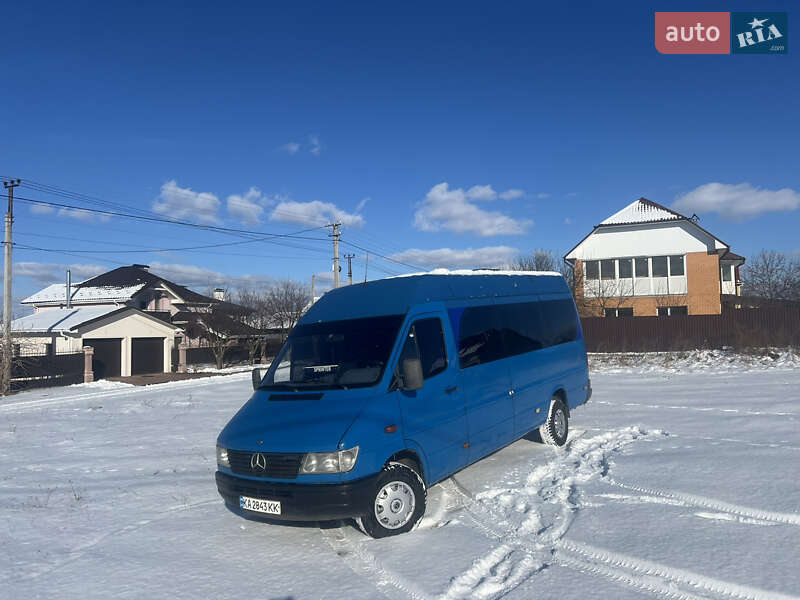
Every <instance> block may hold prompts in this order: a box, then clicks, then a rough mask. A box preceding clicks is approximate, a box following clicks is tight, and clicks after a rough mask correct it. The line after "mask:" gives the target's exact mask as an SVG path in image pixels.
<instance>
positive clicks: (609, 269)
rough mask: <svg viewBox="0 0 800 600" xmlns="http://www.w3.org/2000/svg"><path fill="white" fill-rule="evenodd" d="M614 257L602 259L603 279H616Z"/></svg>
mask: <svg viewBox="0 0 800 600" xmlns="http://www.w3.org/2000/svg"><path fill="white" fill-rule="evenodd" d="M614 262H615V261H614V259H613V258H612V259H609V260H601V261H600V276H601V277H602V278H603V279H616V278H617V271H616V268H615V266H614Z"/></svg>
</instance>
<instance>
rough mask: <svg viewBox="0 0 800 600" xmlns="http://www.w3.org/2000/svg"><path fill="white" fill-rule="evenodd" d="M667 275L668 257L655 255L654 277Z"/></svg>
mask: <svg viewBox="0 0 800 600" xmlns="http://www.w3.org/2000/svg"><path fill="white" fill-rule="evenodd" d="M666 276H667V257H666V256H654V257H653V277H666Z"/></svg>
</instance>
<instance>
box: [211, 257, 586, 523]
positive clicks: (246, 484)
mask: <svg viewBox="0 0 800 600" xmlns="http://www.w3.org/2000/svg"><path fill="white" fill-rule="evenodd" d="M253 387H254V388H255V393H254V394H253V396H252V397H251V398H250V400H249V401H248V402H247V403H246V404H245V405H244V406H243V407H242V408H241V409H240V410H239V412H238V413H236V415H235V416H234V417H233V418H232V419H231V420H230V422H229V423H228V424H227V425H226V426H225V428H224V429H223V430H222V432H221V433H220V434H219V437H218V439H217V465H218V471H217V473H216V480H217V488H218V490H219V493H220V495H221V496H222V497H223V498H224V500H225V502H226V504H227V505H228V507H229V508H230V509H231V510H233V511H234V512H236V513H237V514H240V515H242V516H244V517H247V518H256V519H263V520H287V521H303V520H306V521H308V520H313V521H324V520H331V519H341V518H348V517H353V518H356V519H357V521H358V523H359V525H360V526H361V528H362V529H363V530H364V531H365V532H366V533H367V534H369V535H371V536H373V537H384V536H388V535H395V534H398V533H403V532H406V531H409V530H410V529H411V528H413V527H414V526H415V525H416V524H417V522H418V521H419V520H420V518H421V517H422V515H423V514H424V512H425V499H426V489H427V488H428V487H430V486H431V485H433V484H434V483H436V482H438V481H441V480H442V479H445V478H446V477H448V476H450V475H452V474H453V473H455V472H456V471H458V470H459V469H463V468H464V467H466V466H467V465H469V464H471V463H473V462H475V461H477V460H480V459H481V458H483V457H485V456H487V455H488V454H491V453H492V452H495V451H496V450H498V449H500V448H502V447H503V446H506V445H507V444H510V443H511V442H514V441H515V440H517V439H519V438H521V437H522V436H524V435H526V434H527V433H528V432H530V431H531V430H534V429H537V428H538V430H539V432H540V433H541V437H542V439H543V440H544V441H545V442H546V443H549V444H554V445H557V446H558V445H562V444H564V442H565V441H566V439H567V431H568V422H567V420H568V418H569V414H570V410H571V409H573V408H575V407H576V406H578V405H580V404H583V403H585V402H586V401H588V400H589V397H590V396H591V392H592V390H591V384H590V381H589V374H588V365H587V361H586V347H585V345H584V342H583V336H582V333H581V327H580V320H579V319H578V314H577V311H576V308H575V303H574V301H573V299H572V295H571V294H570V291H569V289H568V287H567V284H566V282H565V281H564V278H563V277H561V276H560V275H558V274H557V273H523V272H519V273H518V272H492V271H477V272H469V271H467V272H463V271H462V272H454V273H448V274H436V273H434V274H421V275H411V276H406V277H396V278H390V279H383V280H378V281H371V282H369V283H365V284H363V285H362V284H356V285H351V286H348V287H343V288H339V289H334V290H332V291H330V292H328V293H327V294H325V295H324V296H323V297H322V298H321V299H320V300H319V301H318V302H317V303H316V304H314V305H313V306H312V307H311V308H310V309H309V310H308V312H307V313H306V314H305V315H304V316H303V318H302V319H300V321H299V323H298V325H297V326H296V327H295V328H294V330H293V331H292V333H291V335H290V336H289V338H288V339H287V340H286V343H285V344H284V346H283V348H281V351H280V352H279V354H278V356H277V357H276V358H275V360H274V361H273V362H272V364H271V365H270V367H269V369H268V370H267V373H266V375H265V376H264V377H263V379H262V378H261V375H260V373H259V372H258V371H257V370H256V371H254V373H253Z"/></svg>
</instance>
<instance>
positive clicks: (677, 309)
mask: <svg viewBox="0 0 800 600" xmlns="http://www.w3.org/2000/svg"><path fill="white" fill-rule="evenodd" d="M688 314H689V308H688V307H686V306H659V307H658V316H659V317H677V316H678V315H688Z"/></svg>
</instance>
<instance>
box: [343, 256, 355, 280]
mask: <svg viewBox="0 0 800 600" xmlns="http://www.w3.org/2000/svg"><path fill="white" fill-rule="evenodd" d="M344 257H345V258H346V259H347V279H349V280H350V285H353V259H354V258H355V257H356V255H355V254H345V255H344Z"/></svg>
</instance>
